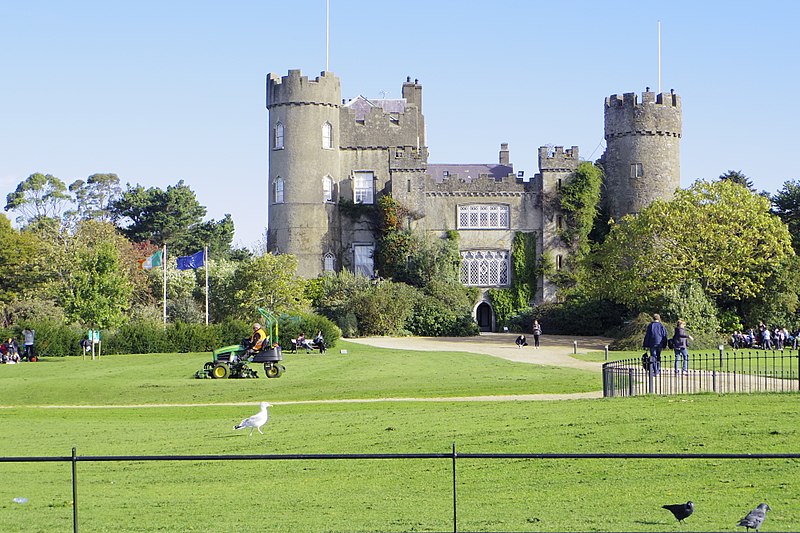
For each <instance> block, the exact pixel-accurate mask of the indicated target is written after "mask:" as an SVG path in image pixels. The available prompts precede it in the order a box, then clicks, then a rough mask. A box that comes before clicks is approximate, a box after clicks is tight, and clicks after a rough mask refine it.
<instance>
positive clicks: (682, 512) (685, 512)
mask: <svg viewBox="0 0 800 533" xmlns="http://www.w3.org/2000/svg"><path fill="white" fill-rule="evenodd" d="M661 508H662V509H666V510H667V511H669V512H671V513H672V514H673V515H674V516H675V519H676V520H677V521H678V522H680V523H683V521H684V520H685V519H687V518H689V516H690V515H691V514H692V513H693V512H694V502H686V503H674V504H671V505H662V506H661Z"/></svg>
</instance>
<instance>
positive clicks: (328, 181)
mask: <svg viewBox="0 0 800 533" xmlns="http://www.w3.org/2000/svg"><path fill="white" fill-rule="evenodd" d="M322 201H323V202H333V178H331V177H330V176H325V177H324V178H322Z"/></svg>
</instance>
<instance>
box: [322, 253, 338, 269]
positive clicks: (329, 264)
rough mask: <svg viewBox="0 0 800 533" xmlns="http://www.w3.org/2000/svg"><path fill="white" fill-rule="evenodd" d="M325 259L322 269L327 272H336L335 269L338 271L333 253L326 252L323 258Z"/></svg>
mask: <svg viewBox="0 0 800 533" xmlns="http://www.w3.org/2000/svg"><path fill="white" fill-rule="evenodd" d="M323 260H324V264H323V267H322V269H323V270H324V271H325V272H334V271H336V257H335V256H334V255H333V254H332V253H330V252H328V253H326V254H325V256H324V258H323Z"/></svg>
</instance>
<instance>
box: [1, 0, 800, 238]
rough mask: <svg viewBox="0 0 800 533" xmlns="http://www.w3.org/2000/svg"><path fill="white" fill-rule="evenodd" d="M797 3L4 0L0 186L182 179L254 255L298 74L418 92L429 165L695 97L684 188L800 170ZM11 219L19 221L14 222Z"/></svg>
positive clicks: (557, 138)
mask: <svg viewBox="0 0 800 533" xmlns="http://www.w3.org/2000/svg"><path fill="white" fill-rule="evenodd" d="M798 15H800V2H794V1H790V0H785V1H775V0H762V1H760V2H744V1H736V0H734V1H730V0H729V1H702V2H701V1H697V0H693V1H683V0H671V1H669V2H630V1H625V2H622V1H616V0H605V1H602V2H600V1H589V0H586V1H584V0H573V1H571V2H553V1H550V2H543V1H539V0H526V1H522V0H515V1H503V0H494V1H474V0H461V1H459V2H457V3H456V2H451V1H440V0H404V1H401V2H366V1H363V0H330V18H329V28H330V32H329V35H330V38H329V40H327V43H328V44H327V46H326V1H325V0H293V1H291V2H287V1H282V0H259V1H255V0H237V1H236V2H222V1H213V2H212V1H203V0H191V1H184V0H158V1H153V0H135V1H127V0H115V1H108V0H97V1H88V0H70V1H69V2H64V1H60V0H58V1H56V0H26V1H23V0H0V194H2V195H3V202H4V203H3V206H4V205H5V195H7V194H8V193H10V192H12V191H13V190H14V189H15V188H16V186H17V184H18V183H20V182H21V181H23V180H24V179H26V178H27V177H28V176H29V175H31V174H33V173H36V172H42V173H48V174H53V175H54V176H56V177H58V178H59V179H61V180H62V181H64V182H65V183H66V184H70V183H72V182H73V181H75V180H77V179H84V180H85V179H86V178H87V177H88V176H90V175H92V174H95V173H116V174H117V175H118V176H119V177H120V180H121V182H122V183H123V185H124V184H126V183H130V184H132V185H135V184H140V185H142V186H144V187H146V188H147V187H158V188H162V189H165V188H166V187H167V186H169V185H174V184H176V183H177V182H178V181H179V180H184V181H185V183H186V184H187V185H188V186H189V187H191V189H192V190H194V191H195V192H196V194H197V198H198V200H199V201H200V203H201V204H202V205H204V206H206V208H207V209H208V215H207V219H214V220H219V219H221V218H222V217H223V216H224V215H225V214H226V213H230V214H231V215H232V216H233V220H234V223H235V226H236V236H235V238H234V244H236V245H237V246H242V247H256V246H257V245H258V244H259V242H260V241H261V240H262V239H263V235H264V230H265V227H266V222H267V165H268V156H269V155H268V150H267V110H266V107H265V80H266V76H267V75H268V74H269V73H270V72H273V73H277V74H280V75H286V74H287V72H288V70H289V69H301V70H302V72H303V74H305V75H308V76H309V77H312V78H313V77H316V76H318V75H319V74H320V72H321V71H323V70H326V69H327V70H329V71H331V72H333V73H335V74H336V75H337V76H338V77H339V78H340V80H341V87H342V97H343V98H353V97H355V96H358V95H363V96H365V97H367V98H382V97H385V98H399V97H400V96H401V87H402V83H403V81H405V79H406V77H407V76H410V77H411V79H418V80H419V82H420V83H421V84H422V87H423V113H424V115H425V120H426V127H427V141H428V148H429V152H430V157H429V162H431V163H451V164H452V163H496V162H497V161H498V151H499V148H500V143H504V142H505V143H508V144H509V149H510V154H511V162H512V163H513V164H514V167H515V170H517V171H519V170H523V171H524V172H525V175H526V176H530V175H532V174H534V173H535V172H537V171H538V168H537V150H538V147H539V146H544V145H556V146H567V147H569V146H573V145H576V146H578V147H579V150H580V155H581V158H582V159H585V160H589V161H594V160H596V159H597V158H599V157H600V156H601V155H602V152H603V149H604V146H605V143H604V140H603V101H604V98H605V97H607V96H610V95H612V94H622V93H626V92H639V93H641V92H642V91H644V90H645V87H648V86H649V87H650V88H651V90H657V89H658V87H659V38H658V34H659V31H658V29H659V23H660V28H661V40H660V43H661V47H660V48H661V55H660V58H661V61H660V64H661V69H660V73H661V89H662V90H663V91H665V92H668V91H669V90H670V89H674V90H675V92H677V93H678V94H679V95H680V96H681V98H682V103H683V137H682V141H681V184H682V186H684V187H686V186H689V185H690V184H691V183H692V182H694V181H695V180H696V179H701V178H702V179H707V180H712V179H716V178H717V177H718V176H720V175H721V174H723V173H725V172H726V171H728V170H738V171H741V172H743V173H744V174H745V175H746V176H747V177H749V178H750V179H751V180H752V181H753V183H754V186H755V187H756V189H758V190H759V191H761V190H766V191H769V192H771V193H774V192H776V191H778V190H779V189H781V187H782V186H783V184H784V183H785V182H786V181H788V180H796V179H800V168H799V166H800V163H798V158H797V156H796V152H794V150H795V149H797V147H798V140H800V133H798V131H800V130H798V122H800V120H799V119H800V111H798V104H797V100H798V97H797V88H798V78H800V64H799V63H800V61H798V53H800V39H798V29H797V22H796V21H797V20H798ZM7 214H8V215H10V216H9V218H11V219H12V220H13V219H14V218H15V215H14V213H7Z"/></svg>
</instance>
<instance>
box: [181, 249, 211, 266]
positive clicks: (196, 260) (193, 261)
mask: <svg viewBox="0 0 800 533" xmlns="http://www.w3.org/2000/svg"><path fill="white" fill-rule="evenodd" d="M205 259H206V258H205V253H203V250H200V251H199V252H197V253H195V254H192V255H184V256H182V257H179V258H178V270H189V269H190V268H200V267H201V266H205V264H206V261H205Z"/></svg>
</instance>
